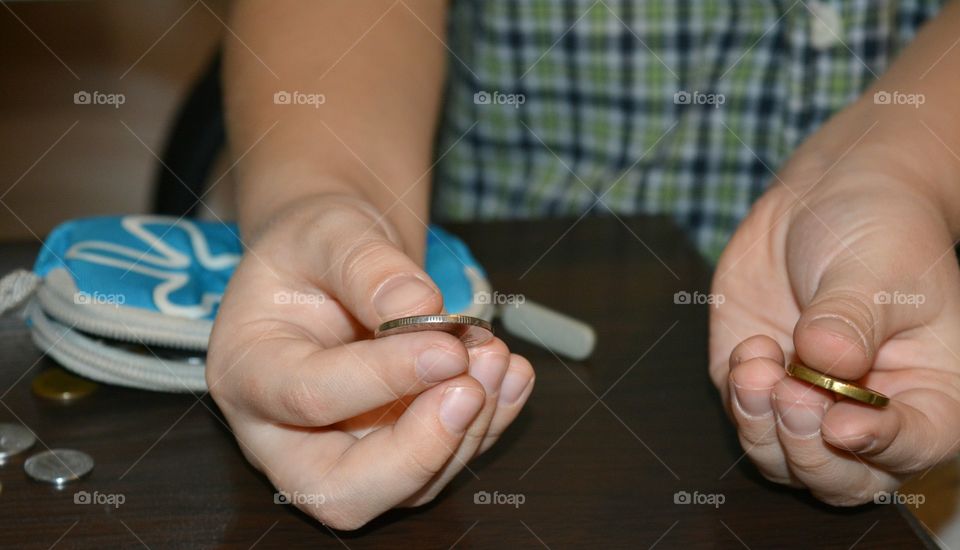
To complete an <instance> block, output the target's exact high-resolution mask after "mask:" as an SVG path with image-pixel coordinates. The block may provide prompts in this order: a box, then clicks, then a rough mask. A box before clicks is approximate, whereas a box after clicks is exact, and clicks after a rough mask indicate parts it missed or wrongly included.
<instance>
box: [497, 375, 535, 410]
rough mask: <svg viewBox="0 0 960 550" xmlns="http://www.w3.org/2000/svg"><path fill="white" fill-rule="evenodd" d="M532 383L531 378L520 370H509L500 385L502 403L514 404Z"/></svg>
mask: <svg viewBox="0 0 960 550" xmlns="http://www.w3.org/2000/svg"><path fill="white" fill-rule="evenodd" d="M529 385H530V378H529V377H527V376H525V375H523V374H521V373H519V372H512V371H511V372H508V373H507V375H506V376H505V377H504V378H503V384H501V385H500V404H501V405H513V404H514V403H516V402H517V400H518V399H520V396H521V395H523V392H524V390H526V389H527V386H529Z"/></svg>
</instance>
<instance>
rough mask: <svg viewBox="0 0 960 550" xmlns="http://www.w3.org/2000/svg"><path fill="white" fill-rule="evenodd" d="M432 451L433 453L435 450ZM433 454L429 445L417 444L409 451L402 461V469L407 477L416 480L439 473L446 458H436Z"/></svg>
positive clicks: (429, 477) (424, 479) (428, 477)
mask: <svg viewBox="0 0 960 550" xmlns="http://www.w3.org/2000/svg"><path fill="white" fill-rule="evenodd" d="M433 453H434V454H435V451H433ZM434 454H431V449H430V447H429V446H424V447H420V446H418V447H417V448H415V449H414V450H413V451H412V452H410V453H409V454H408V455H407V459H406V460H405V461H404V470H405V471H406V472H407V475H408V477H409V478H410V479H413V480H417V481H426V480H429V479H432V478H433V477H434V476H436V475H437V474H438V473H440V470H441V469H443V465H444V463H445V462H446V460H442V459H441V460H438V457H437V456H434Z"/></svg>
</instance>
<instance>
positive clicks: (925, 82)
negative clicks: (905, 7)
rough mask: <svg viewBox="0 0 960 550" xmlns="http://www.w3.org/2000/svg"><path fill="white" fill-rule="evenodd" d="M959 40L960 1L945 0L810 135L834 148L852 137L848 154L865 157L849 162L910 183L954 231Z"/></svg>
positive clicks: (959, 172)
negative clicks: (853, 97) (873, 77)
mask: <svg viewBox="0 0 960 550" xmlns="http://www.w3.org/2000/svg"><path fill="white" fill-rule="evenodd" d="M958 40H960V2H951V3H950V4H949V5H947V6H946V7H945V8H944V9H943V11H942V12H941V13H940V14H939V15H938V16H937V17H936V18H935V19H934V20H933V21H931V22H930V23H929V24H928V25H927V26H926V27H924V28H923V29H922V30H921V32H920V33H919V35H918V36H917V38H916V39H915V40H914V41H913V42H912V43H911V44H910V45H909V46H908V47H907V48H906V49H905V50H904V51H903V53H902V54H901V55H900V56H899V57H898V58H897V59H896V60H895V61H894V62H893V64H892V65H891V66H890V68H889V70H887V71H886V72H885V73H884V74H882V75H880V78H879V79H878V80H877V82H876V83H875V84H874V85H873V86H872V87H871V88H870V89H869V90H868V91H867V92H866V93H865V94H864V95H863V97H861V98H860V100H858V102H857V103H856V104H855V105H853V106H852V107H851V108H850V109H846V110H845V111H844V112H842V113H840V115H839V116H837V117H834V118H833V119H832V120H831V121H830V122H829V123H828V124H827V125H825V126H824V128H823V129H822V130H821V131H820V132H818V133H817V135H816V137H815V138H813V139H811V140H810V141H811V142H813V143H815V144H816V146H815V149H819V150H820V151H825V150H831V151H834V152H838V153H839V152H843V151H846V150H847V149H850V148H851V146H853V145H854V143H855V142H856V147H855V148H854V149H852V150H850V151H849V155H848V156H849V157H851V159H852V158H853V157H860V160H862V161H865V162H861V163H847V164H848V165H851V166H861V167H862V168H864V170H861V171H860V172H861V174H859V175H860V176H861V177H862V176H863V174H862V172H864V171H866V172H871V173H877V174H882V175H884V176H889V177H891V178H894V179H897V180H898V181H901V182H904V183H909V185H911V186H912V187H913V188H914V189H915V190H916V191H918V192H921V193H923V194H924V195H926V196H927V197H928V198H929V199H930V201H931V202H932V203H934V204H936V205H937V206H938V207H939V208H942V209H943V211H944V217H945V219H946V220H948V223H950V224H951V229H952V231H953V233H954V234H955V235H960V42H958ZM858 140H859V141H858ZM841 171H843V169H842V167H840V166H839V165H838V166H837V167H835V168H834V172H841ZM832 175H833V176H839V177H845V176H841V175H840V174H832ZM867 175H869V174H867ZM850 177H851V178H857V177H858V174H850Z"/></svg>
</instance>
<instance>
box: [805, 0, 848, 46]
mask: <svg viewBox="0 0 960 550" xmlns="http://www.w3.org/2000/svg"><path fill="white" fill-rule="evenodd" d="M807 7H808V8H809V9H810V15H811V21H810V45H811V46H812V47H813V48H814V49H817V50H828V49H830V48H832V47H834V46H836V45H837V44H839V43H841V42H842V41H843V38H842V33H843V20H842V19H841V18H840V13H839V12H837V8H836V7H834V6H831V5H829V4H826V3H824V2H822V1H820V0H811V1H810V2H807Z"/></svg>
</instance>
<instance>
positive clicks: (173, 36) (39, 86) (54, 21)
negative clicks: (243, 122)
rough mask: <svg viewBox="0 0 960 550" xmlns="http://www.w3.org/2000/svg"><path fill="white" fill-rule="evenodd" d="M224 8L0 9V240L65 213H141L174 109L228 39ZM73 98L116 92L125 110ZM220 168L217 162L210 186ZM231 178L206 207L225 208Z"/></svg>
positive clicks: (28, 234) (39, 231) (126, 4)
mask: <svg viewBox="0 0 960 550" xmlns="http://www.w3.org/2000/svg"><path fill="white" fill-rule="evenodd" d="M228 6H229V2H227V1H220V0H203V2H199V1H196V0H137V1H135V2H131V1H129V0H84V1H44V2H39V1H15V2H10V1H7V2H4V3H3V4H0V51H3V52H4V55H3V71H2V76H0V78H2V84H0V90H2V97H3V100H2V101H0V151H2V153H0V240H4V241H9V240H25V239H33V238H35V237H39V238H42V237H43V236H45V235H46V234H47V233H48V232H49V231H50V229H51V228H52V227H53V226H54V225H56V224H57V223H58V222H59V221H62V220H64V219H67V218H71V217H78V216H88V215H96V214H117V213H130V212H147V211H150V209H151V206H152V205H151V200H152V197H151V194H152V183H153V181H154V180H155V178H156V175H157V170H158V167H159V166H160V163H159V161H158V159H157V157H159V156H163V150H164V144H165V140H166V137H167V135H168V133H169V130H170V127H171V125H172V122H173V119H174V116H175V114H176V110H177V108H178V107H179V105H180V103H181V102H182V101H183V100H184V98H185V96H186V95H187V93H188V92H189V90H190V88H191V87H192V85H193V84H194V82H195V81H196V80H197V79H198V78H199V77H200V75H201V73H202V72H203V70H204V69H205V68H206V67H207V66H208V65H209V63H210V59H211V58H212V57H213V53H214V51H215V49H216V47H217V44H218V43H219V40H220V37H221V35H222V34H223V33H224V32H226V31H225V26H224V24H223V23H222V21H224V20H225V17H226V13H227V8H228ZM81 91H86V92H88V93H91V94H92V93H94V92H100V93H102V94H123V96H124V103H123V104H122V105H119V106H114V105H110V104H99V105H93V104H79V105H78V104H76V103H74V94H75V93H78V92H81ZM227 168H229V164H228V163H227V162H225V161H224V159H222V158H221V159H220V160H219V161H218V162H217V163H216V165H215V166H214V168H213V170H212V176H211V177H212V179H219V178H220V176H221V175H223V174H224V172H225V171H226V170H227ZM229 180H230V174H227V175H226V177H224V178H223V180H222V181H221V182H220V183H219V184H218V185H217V186H216V187H214V188H213V189H212V191H211V193H210V195H208V196H207V197H204V200H203V201H204V203H206V204H207V205H209V206H210V207H211V208H212V209H214V210H220V209H223V208H226V205H229V204H230V198H229V192H230V190H231V189H232V185H230V183H231V182H230V181H229ZM227 210H229V209H228V208H227ZM200 213H201V214H204V213H206V214H208V215H209V213H208V212H204V209H203V208H201V211H200ZM227 217H229V215H228V214H227ZM225 219H226V218H225Z"/></svg>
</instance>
